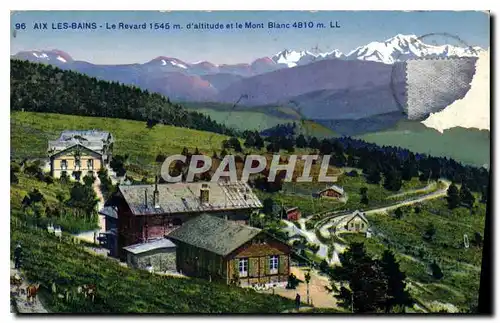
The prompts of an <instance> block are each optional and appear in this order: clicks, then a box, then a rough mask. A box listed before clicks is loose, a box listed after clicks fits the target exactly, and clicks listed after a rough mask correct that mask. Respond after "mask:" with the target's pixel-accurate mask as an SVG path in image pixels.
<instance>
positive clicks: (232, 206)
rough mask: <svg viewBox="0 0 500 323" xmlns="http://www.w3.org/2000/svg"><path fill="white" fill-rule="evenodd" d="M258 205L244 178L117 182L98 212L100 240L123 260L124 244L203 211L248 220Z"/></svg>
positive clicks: (151, 236) (168, 228)
mask: <svg viewBox="0 0 500 323" xmlns="http://www.w3.org/2000/svg"><path fill="white" fill-rule="evenodd" d="M260 208H262V204H261V202H260V200H259V199H258V198H257V196H256V195H255V194H254V193H253V192H252V190H251V189H250V187H249V186H248V184H246V183H243V182H216V183H214V182H194V183H170V184H158V183H156V184H150V185H120V186H119V190H118V192H117V193H115V194H114V195H113V196H112V197H111V198H110V199H109V200H108V201H107V202H106V204H105V208H103V209H102V210H101V212H100V213H101V214H103V215H105V216H106V218H107V220H106V224H107V225H108V224H109V227H108V226H106V237H105V238H103V240H106V241H107V242H103V243H104V244H105V245H107V246H109V247H110V248H113V250H110V254H111V255H114V256H118V257H119V258H120V259H122V260H125V258H126V253H125V252H124V250H123V248H124V247H127V246H129V245H134V244H138V243H144V242H147V241H149V240H150V239H154V238H163V237H164V236H165V235H166V234H168V233H169V232H170V231H172V230H174V229H176V228H178V227H180V226H181V225H183V224H184V223H185V222H187V221H188V220H190V219H192V218H194V217H196V216H198V215H200V214H202V213H208V214H211V215H214V216H218V217H222V218H225V219H228V220H233V221H238V222H241V223H248V220H249V218H250V215H251V214H252V213H253V212H254V211H255V210H258V209H260ZM108 218H109V219H108Z"/></svg>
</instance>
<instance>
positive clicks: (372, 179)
mask: <svg viewBox="0 0 500 323" xmlns="http://www.w3.org/2000/svg"><path fill="white" fill-rule="evenodd" d="M381 179H382V177H381V176H380V172H379V171H378V169H376V168H375V167H373V168H371V169H369V170H368V175H367V176H366V180H367V181H368V183H370V184H379V183H380V180H381Z"/></svg>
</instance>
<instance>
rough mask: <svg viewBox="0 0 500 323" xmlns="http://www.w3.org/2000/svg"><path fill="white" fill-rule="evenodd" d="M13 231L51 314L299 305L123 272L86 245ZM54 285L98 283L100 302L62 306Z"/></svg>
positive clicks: (268, 309) (203, 283)
mask: <svg viewBox="0 0 500 323" xmlns="http://www.w3.org/2000/svg"><path fill="white" fill-rule="evenodd" d="M11 232H12V239H11V246H12V248H14V246H15V243H16V242H17V241H20V242H21V243H22V245H23V246H24V249H23V250H25V252H26V253H27V254H26V256H25V262H24V263H23V269H24V271H25V272H26V273H27V276H28V278H29V279H30V280H31V281H36V282H40V283H41V284H42V285H41V287H42V290H41V292H42V294H43V296H45V299H46V305H47V307H48V308H49V310H50V311H51V312H57V313H192V314H194V313H228V314H229V313H280V312H282V311H284V310H286V309H291V308H293V306H294V304H293V301H292V300H289V299H285V298H282V297H280V296H275V295H265V294H259V293H257V292H255V291H253V290H250V289H242V288H238V287H233V286H227V285H222V284H217V283H213V282H209V281H207V280H201V279H186V278H174V277H168V276H156V275H151V274H150V273H148V272H146V271H142V270H137V269H129V268H124V267H122V266H121V265H119V264H118V263H117V262H116V261H113V260H110V259H106V258H104V257H101V256H96V255H92V254H89V253H88V251H86V250H85V247H83V246H81V245H75V244H73V243H71V242H69V241H63V242H59V240H58V239H56V238H55V237H54V236H50V235H49V234H48V233H47V232H44V231H42V230H35V229H31V228H27V227H24V226H22V225H13V227H12V228H11ZM54 250H58V252H54ZM52 282H56V283H57V286H58V288H63V289H65V288H73V289H76V288H77V286H81V285H82V284H89V283H90V284H96V287H97V293H96V298H95V301H94V302H90V301H85V300H83V299H75V300H74V301H73V302H65V301H62V300H60V299H58V298H56V297H54V296H55V295H52V294H51V293H50V292H49V290H50V289H49V288H50V286H51V284H52Z"/></svg>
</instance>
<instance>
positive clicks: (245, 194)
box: [119, 182, 262, 215]
mask: <svg viewBox="0 0 500 323" xmlns="http://www.w3.org/2000/svg"><path fill="white" fill-rule="evenodd" d="M202 185H206V187H207V188H208V189H209V198H208V203H202V202H201V200H200V189H201V188H202ZM119 190H120V193H121V195H122V196H123V198H124V199H125V201H126V202H127V204H128V206H129V207H130V209H131V211H132V213H133V214H134V215H144V214H175V213H186V212H207V211H218V210H239V209H254V208H261V207H262V203H261V202H260V200H259V198H258V197H257V196H256V195H255V194H254V193H253V192H252V190H251V188H250V187H249V186H248V184H247V183H244V182H194V183H169V184H158V193H159V199H158V200H159V201H158V202H159V203H158V205H157V206H158V207H155V206H154V205H153V192H154V190H155V184H149V185H120V186H119ZM145 195H146V196H147V198H145ZM145 200H147V205H145Z"/></svg>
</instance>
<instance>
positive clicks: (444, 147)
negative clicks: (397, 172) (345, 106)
mask: <svg viewBox="0 0 500 323" xmlns="http://www.w3.org/2000/svg"><path fill="white" fill-rule="evenodd" d="M358 138H360V139H363V140H366V141H367V142H373V143H376V144H378V145H388V146H399V147H403V148H408V149H409V150H411V151H413V152H420V153H427V154H430V155H434V156H447V157H450V158H453V159H455V160H457V161H461V162H463V163H466V164H472V165H476V166H483V165H484V164H489V163H490V132H489V131H486V130H483V131H480V130H477V129H464V128H453V129H449V130H445V131H444V133H442V134H441V133H440V132H438V131H437V130H434V129H432V128H427V127H426V126H425V125H423V124H421V123H419V122H411V121H405V122H400V123H399V124H398V125H397V126H396V127H395V128H394V129H388V130H385V131H379V132H375V133H368V134H364V135H361V136H358Z"/></svg>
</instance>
